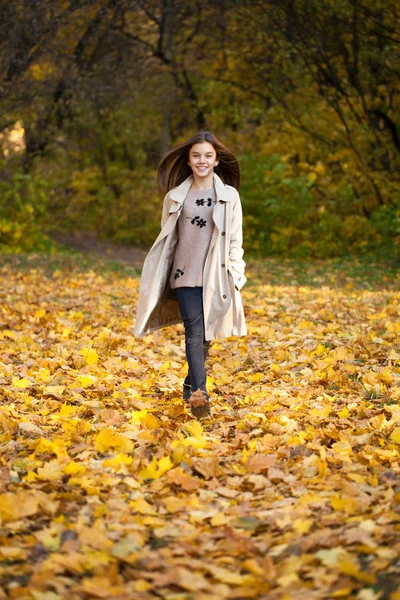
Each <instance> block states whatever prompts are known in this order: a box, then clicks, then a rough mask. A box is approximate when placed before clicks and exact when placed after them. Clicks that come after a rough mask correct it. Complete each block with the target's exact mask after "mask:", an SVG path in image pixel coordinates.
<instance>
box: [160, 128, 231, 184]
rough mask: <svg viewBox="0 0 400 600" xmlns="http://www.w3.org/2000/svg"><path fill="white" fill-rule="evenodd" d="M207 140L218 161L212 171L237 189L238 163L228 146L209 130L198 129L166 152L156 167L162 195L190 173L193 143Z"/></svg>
mask: <svg viewBox="0 0 400 600" xmlns="http://www.w3.org/2000/svg"><path fill="white" fill-rule="evenodd" d="M201 142H209V143H210V144H212V146H213V147H214V149H215V152H216V153H217V159H218V160H219V163H218V165H217V166H216V167H214V171H215V173H216V174H217V175H219V177H221V179H222V181H223V182H224V183H226V184H228V185H231V186H233V187H234V188H236V189H237V190H238V189H239V185H240V169H239V163H238V161H237V160H236V158H235V157H234V155H233V154H232V152H231V151H230V150H228V148H226V147H225V146H224V145H223V144H221V142H220V141H219V140H218V139H217V138H216V137H215V135H213V134H212V133H210V132H209V131H200V132H199V133H196V134H195V135H194V136H192V137H191V138H190V139H189V140H187V142H184V143H183V144H180V146H177V147H176V148H174V149H173V150H170V151H169V152H167V153H166V154H165V155H164V157H163V158H162V160H161V162H160V165H159V167H158V173H157V184H158V189H159V190H160V193H161V194H162V196H165V194H166V193H167V192H168V191H169V190H171V189H172V188H174V187H176V186H178V185H179V184H181V183H182V181H185V179H186V178H187V177H189V175H192V169H191V168H190V167H189V165H188V160H189V152H190V148H191V147H192V146H193V145H194V144H198V143H201Z"/></svg>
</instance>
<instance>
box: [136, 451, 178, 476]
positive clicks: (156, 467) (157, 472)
mask: <svg viewBox="0 0 400 600" xmlns="http://www.w3.org/2000/svg"><path fill="white" fill-rule="evenodd" d="M173 466H174V464H173V463H172V462H171V459H170V457H169V456H164V457H163V458H161V459H160V460H159V461H158V460H157V458H156V457H155V456H153V459H152V461H151V463H149V464H148V465H147V467H145V468H144V469H142V470H141V471H140V472H139V477H142V478H143V479H158V478H159V477H161V476H162V475H163V474H164V473H165V472H166V471H169V469H171V468H172V467H173Z"/></svg>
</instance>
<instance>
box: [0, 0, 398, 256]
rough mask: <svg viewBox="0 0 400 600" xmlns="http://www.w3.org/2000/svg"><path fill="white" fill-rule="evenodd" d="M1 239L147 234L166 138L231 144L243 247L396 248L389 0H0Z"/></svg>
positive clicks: (391, 251)
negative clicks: (205, 137) (203, 136)
mask: <svg viewBox="0 0 400 600" xmlns="http://www.w3.org/2000/svg"><path fill="white" fill-rule="evenodd" d="M0 7H1V8H0V61H1V62H0V64H1V69H0V73H1V75H0V77H1V83H0V90H1V99H0V107H1V110H0V132H1V133H0V248H1V250H6V251H10V250H11V251H27V250H28V251H29V250H40V249H46V248H50V247H51V244H52V242H51V241H50V239H49V237H48V235H50V237H51V236H52V235H55V234H57V232H76V231H84V232H92V233H95V234H96V235H98V236H99V237H102V238H107V239H110V240H112V241H114V242H119V243H125V244H140V245H143V246H144V247H148V246H149V245H150V244H151V242H152V241H153V239H154V238H155V236H156V235H157V232H158V230H159V221H160V211H161V209H160V207H161V201H160V197H159V195H158V192H157V189H156V184H155V179H156V170H157V165H158V163H159V160H160V157H161V156H162V154H163V153H164V152H165V151H166V150H167V149H168V148H169V147H171V146H172V145H174V144H176V143H179V142H180V141H182V140H184V139H187V138H188V137H189V136H191V135H192V134H193V133H195V132H196V131H198V130H202V129H209V130H211V131H212V132H213V133H215V134H216V135H217V137H219V138H220V139H221V140H222V141H223V142H224V143H225V144H226V145H227V146H228V147H230V148H231V149H232V150H233V152H235V154H236V155H237V156H238V157H239V161H240V166H241V173H242V185H241V188H240V192H241V197H242V202H243V207H244V228H245V232H246V235H245V244H246V251H247V252H249V253H250V254H251V253H252V254H253V255H255V256H267V255H269V256H279V255H285V256H289V257H293V258H307V257H311V258H326V257H333V256H344V255H349V254H371V253H372V254H373V255H380V256H383V257H385V258H390V259H394V260H395V261H396V260H398V259H399V250H398V248H399V241H400V169H399V166H400V164H399V163H400V161H399V157H400V136H399V130H398V123H399V115H400V101H399V94H400V78H399V72H400V35H399V31H400V27H399V22H400V8H399V4H398V2H397V1H396V0H385V1H383V0H374V2H372V1H371V0H318V1H317V0H283V1H279V0H265V1H260V0H258V1H257V0H207V1H205V2H204V1H202V2H199V1H198V0H191V1H188V0H148V1H146V0H86V1H85V0H51V1H47V0H14V1H13V2H2V3H1V4H0Z"/></svg>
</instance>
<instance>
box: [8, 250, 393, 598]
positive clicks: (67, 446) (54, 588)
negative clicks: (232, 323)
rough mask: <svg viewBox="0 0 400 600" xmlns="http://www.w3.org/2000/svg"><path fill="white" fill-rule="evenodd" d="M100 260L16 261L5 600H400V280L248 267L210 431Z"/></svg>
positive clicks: (173, 357)
mask: <svg viewBox="0 0 400 600" xmlns="http://www.w3.org/2000/svg"><path fill="white" fill-rule="evenodd" d="M94 254H95V253H93V252H92V253H90V256H89V257H88V256H86V257H82V256H81V255H78V254H77V255H66V256H63V255H53V256H52V257H50V258H48V257H47V258H46V257H43V256H40V255H32V256H30V257H1V258H0V276H1V285H0V306H1V313H0V343H1V351H0V445H1V450H2V452H1V479H0V517H1V529H0V537H1V539H0V586H1V590H2V591H0V598H18V599H22V600H25V599H29V600H33V599H35V600H60V599H64V598H68V599H72V600H78V599H79V600H80V599H85V600H86V599H92V598H93V599H94V598H113V599H121V600H122V599H124V600H125V599H128V600H129V599H132V600H141V599H143V600H147V599H153V598H165V599H166V600H178V599H179V600H192V599H193V600H206V599H207V600H221V599H225V598H226V599H230V598H237V599H242V598H243V599H244V598H259V599H262V600H263V599H268V600H269V599H271V600H275V599H276V600H278V599H279V600H290V599H293V600H302V599H303V598H304V599H306V598H307V599H313V598H316V599H319V598H320V599H327V600H330V599H332V598H358V599H360V600H375V599H376V600H378V599H383V600H386V599H387V600H389V599H390V600H398V599H399V597H400V595H399V594H400V591H399V586H400V569H399V554H400V542H399V527H400V512H399V505H400V503H399V499H400V469H399V457H400V451H399V448H400V407H399V401H400V385H399V380H400V347H399V333H400V326H399V293H398V291H397V289H398V280H396V275H395V274H394V273H393V272H389V270H387V269H382V268H380V267H379V266H378V265H372V266H371V265H369V267H368V268H365V266H363V265H360V263H357V262H356V263H352V264H351V265H345V264H344V263H343V264H342V265H340V264H339V263H335V262H325V263H309V265H308V266H307V267H305V266H304V264H294V263H288V262H285V261H277V260H276V261H273V260H269V261H265V262H264V263H262V264H259V263H250V267H249V276H250V277H249V284H248V286H246V288H245V289H244V291H243V298H244V303H245V306H246V317H247V323H248V330H249V335H248V336H247V337H245V338H232V339H231V340H221V341H217V342H214V343H213V346H212V349H211V351H210V359H209V364H208V370H209V376H210V391H211V397H212V406H213V418H212V419H210V420H207V421H204V422H202V423H199V422H197V421H195V420H193V419H192V418H191V416H190V415H188V414H187V413H186V411H185V408H184V406H183V403H182V400H181V398H180V386H181V382H182V378H183V376H184V348H183V341H182V327H181V326H177V327H174V328H169V329H164V330H162V331H160V332H157V333H155V334H154V335H151V336H148V337H147V338H146V339H145V340H137V339H136V338H135V337H134V336H133V333H132V324H133V315H134V311H135V306H136V301H137V293H138V284H139V280H138V277H137V271H136V269H137V268H138V266H139V260H140V257H139V255H137V261H138V263H137V264H136V265H134V264H133V263H132V265H131V264H130V260H131V258H130V256H128V257H127V259H128V263H129V268H125V267H124V265H123V264H122V263H123V262H124V261H125V260H126V258H124V259H122V260H121V256H120V255H119V256H116V255H115V254H114V255H113V256H112V258H111V260H109V261H108V260H104V257H103V258H101V259H100V258H98V257H96V256H94ZM142 256H143V255H142ZM113 261H116V262H118V263H120V264H119V267H118V268H115V265H114V264H113ZM131 266H132V267H133V268H130V267H131ZM339 267H340V268H339Z"/></svg>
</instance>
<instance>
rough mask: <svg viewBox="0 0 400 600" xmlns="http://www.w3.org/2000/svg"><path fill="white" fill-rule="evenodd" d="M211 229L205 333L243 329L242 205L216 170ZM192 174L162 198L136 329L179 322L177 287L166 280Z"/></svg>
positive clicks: (217, 335) (210, 335)
mask: <svg viewBox="0 0 400 600" xmlns="http://www.w3.org/2000/svg"><path fill="white" fill-rule="evenodd" d="M213 177H214V187H215V194H216V200H217V201H216V204H215V206H214V210H213V221H214V229H213V233H212V237H211V242H210V246H209V249H208V252H207V256H206V260H205V264H204V271H203V309H204V326H205V339H206V340H213V339H215V338H223V337H228V336H230V335H246V333H247V332H246V324H245V319H244V313H243V306H242V300H241V296H240V291H239V290H240V289H241V287H242V286H243V285H244V283H245V282H246V276H245V274H244V269H245V262H244V260H243V258H242V257H243V248H242V207H241V203H240V197H239V194H238V192H237V190H236V189H235V188H234V187H232V186H230V185H225V184H224V183H223V181H222V180H221V178H220V177H219V176H218V175H217V174H216V173H214V175H213ZM192 183H193V175H191V176H190V177H188V178H187V179H185V181H183V182H182V183H181V184H180V185H179V186H177V187H175V188H173V189H172V190H170V191H169V192H168V193H167V194H166V196H165V198H164V204H163V212H162V218H161V232H160V234H159V236H158V237H157V239H156V241H155V242H154V244H153V246H152V247H151V249H150V251H149V253H148V255H147V257H146V259H145V261H144V264H143V270H142V277H141V282H140V291H139V303H138V308H137V313H136V325H135V335H136V336H137V337H142V336H144V335H146V334H147V333H150V332H151V331H154V330H155V329H160V328H161V327H165V326H167V325H172V324H174V323H180V322H182V318H181V315H180V311H179V306H178V302H177V300H176V293H175V290H172V289H171V287H170V284H169V278H170V274H171V269H172V264H173V260H174V255H175V247H176V244H177V242H178V232H177V222H178V218H179V215H180V214H181V211H182V206H183V203H184V201H185V198H186V196H187V193H188V191H189V189H190V187H191V185H192Z"/></svg>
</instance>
